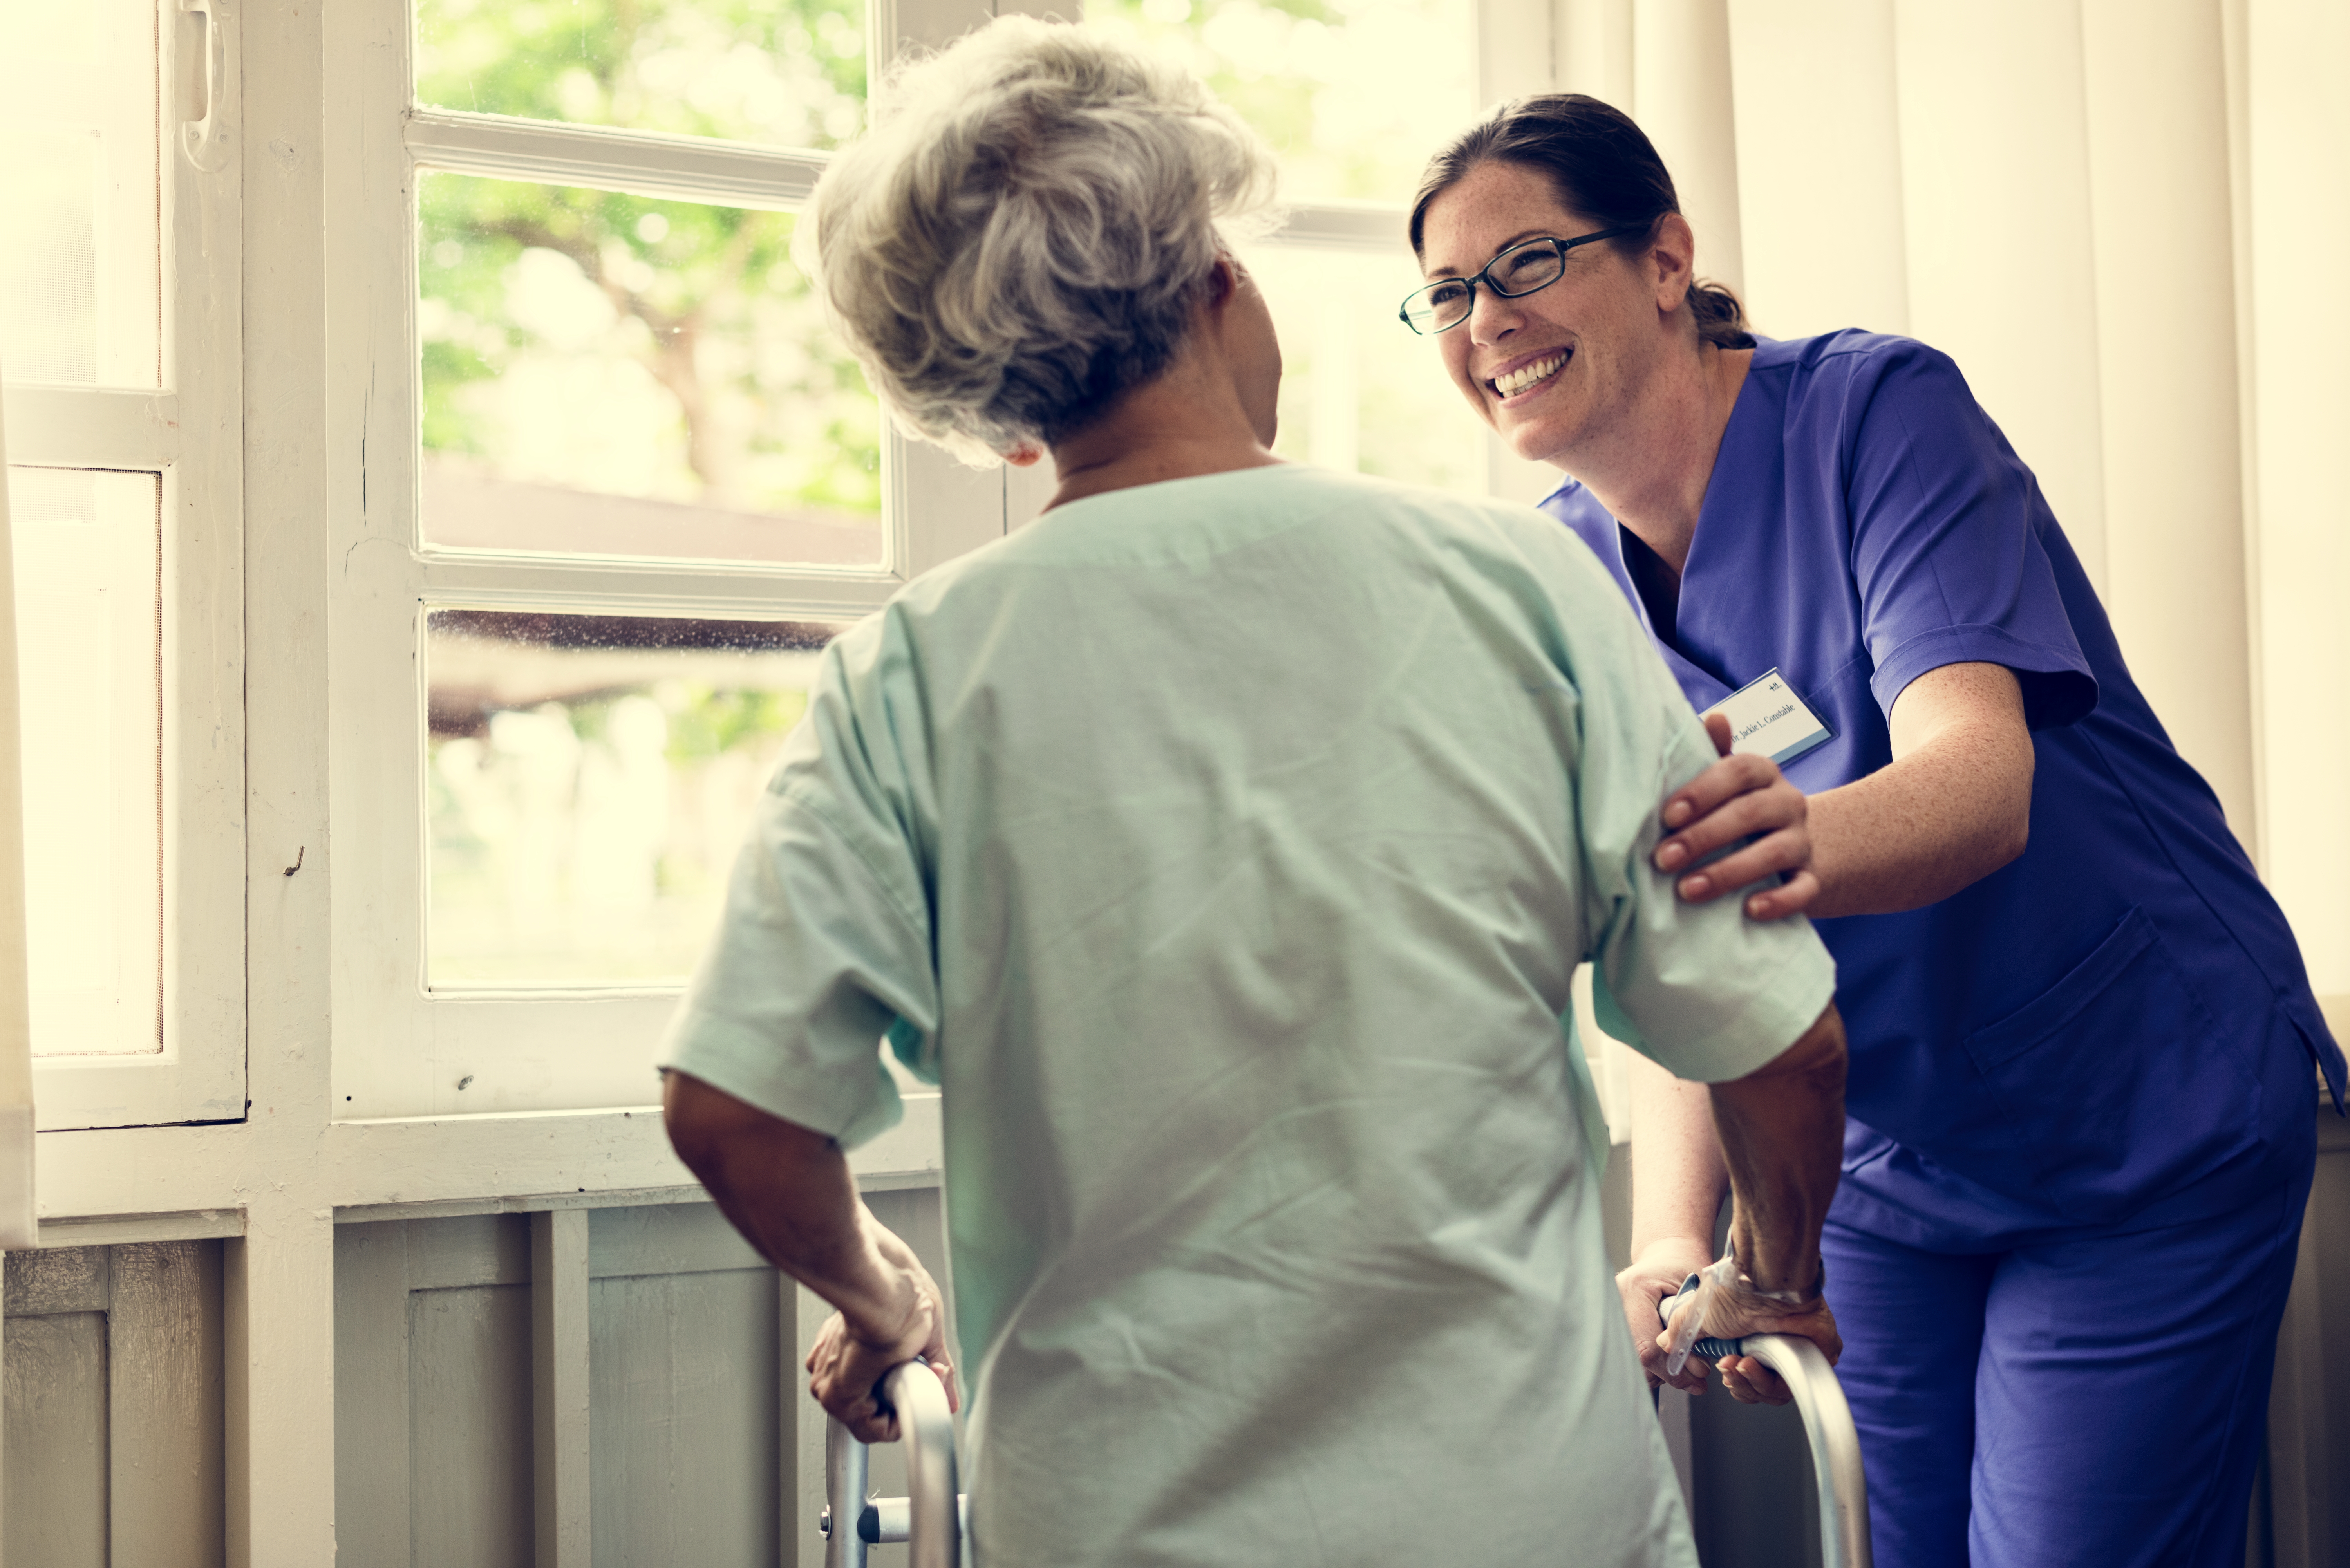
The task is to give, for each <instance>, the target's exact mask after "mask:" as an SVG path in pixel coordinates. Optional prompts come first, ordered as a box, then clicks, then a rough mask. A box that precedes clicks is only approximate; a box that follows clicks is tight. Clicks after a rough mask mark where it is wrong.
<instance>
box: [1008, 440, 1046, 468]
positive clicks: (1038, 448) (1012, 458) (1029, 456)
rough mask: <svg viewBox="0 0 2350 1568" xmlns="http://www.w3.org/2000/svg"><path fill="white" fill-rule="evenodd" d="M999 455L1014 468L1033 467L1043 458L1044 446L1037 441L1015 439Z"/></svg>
mask: <svg viewBox="0 0 2350 1568" xmlns="http://www.w3.org/2000/svg"><path fill="white" fill-rule="evenodd" d="M999 455H1000V456H1002V458H1003V461H1004V462H1008V463H1010V464H1011V465H1012V466H1013V467H1014V468H1033V467H1035V465H1036V464H1037V463H1039V462H1043V461H1044V460H1045V448H1044V446H1043V445H1042V443H1040V442H1037V441H1015V442H1014V443H1013V445H1012V446H1011V447H1010V448H1008V449H1007V450H1005V451H1004V452H1002V453H1000V454H999Z"/></svg>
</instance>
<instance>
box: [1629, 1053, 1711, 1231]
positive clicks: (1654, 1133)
mask: <svg viewBox="0 0 2350 1568" xmlns="http://www.w3.org/2000/svg"><path fill="white" fill-rule="evenodd" d="M1627 1057H1628V1058H1629V1072H1628V1075H1627V1076H1628V1078H1629V1080H1630V1088H1631V1098H1632V1256H1634V1257H1636V1258H1637V1257H1638V1256H1640V1255H1641V1254H1642V1253H1643V1252H1645V1251H1648V1248H1649V1247H1650V1246H1652V1245H1654V1244H1655V1243H1657V1242H1659V1241H1693V1242H1694V1243H1695V1244H1696V1253H1697V1258H1698V1259H1699V1260H1702V1259H1704V1258H1707V1257H1710V1256H1711V1255H1712V1251H1713V1220H1714V1216H1715V1215H1716V1214H1718V1213H1720V1212H1721V1199H1722V1197H1723V1195H1725V1194H1726V1193H1728V1192H1729V1190H1730V1168H1729V1167H1727V1166H1725V1165H1724V1164H1722V1162H1721V1139H1720V1138H1719V1137H1717V1136H1716V1135H1715V1133H1714V1130H1713V1098H1712V1096H1711V1094H1710V1093H1709V1092H1708V1090H1707V1088H1706V1085H1703V1084H1692V1083H1689V1082H1687V1081H1685V1080H1683V1079H1679V1078H1676V1077H1674V1076H1673V1075H1671V1074H1670V1073H1668V1072H1666V1071H1665V1070H1664V1069H1663V1068H1662V1067H1659V1066H1658V1065H1657V1064H1655V1063H1654V1062H1651V1061H1649V1060H1648V1058H1647V1057H1646V1056H1643V1055H1641V1054H1638V1052H1627Z"/></svg>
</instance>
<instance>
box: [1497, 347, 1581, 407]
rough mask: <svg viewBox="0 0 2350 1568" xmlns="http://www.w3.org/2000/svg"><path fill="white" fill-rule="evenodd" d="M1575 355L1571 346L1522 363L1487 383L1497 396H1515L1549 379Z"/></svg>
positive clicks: (1564, 367) (1562, 368)
mask: <svg viewBox="0 0 2350 1568" xmlns="http://www.w3.org/2000/svg"><path fill="white" fill-rule="evenodd" d="M1574 357H1575V351H1574V350H1573V349H1571V348H1565V349H1561V350H1559V351H1558V352H1557V353H1555V354H1545V355H1544V356H1543V357H1542V358H1538V359H1534V360H1532V361H1530V362H1528V363H1526V364H1524V365H1521V366H1520V367H1518V368H1517V369H1514V370H1510V371H1506V372H1504V373H1503V374H1502V375H1499V376H1496V377H1494V378H1493V379H1492V380H1490V381H1487V382H1486V383H1485V384H1486V385H1487V386H1489V387H1491V388H1492V389H1493V393H1494V395H1495V396H1496V397H1502V398H1514V397H1516V396H1517V395H1518V394H1519V393H1520V392H1523V391H1525V390H1526V389H1529V388H1531V387H1534V386H1537V385H1539V384H1540V383H1542V382H1544V381H1547V380H1549V379H1551V378H1552V377H1553V376H1555V375H1557V374H1558V373H1559V372H1560V371H1561V370H1564V369H1566V362H1567V361H1568V360H1569V359H1571V358H1574Z"/></svg>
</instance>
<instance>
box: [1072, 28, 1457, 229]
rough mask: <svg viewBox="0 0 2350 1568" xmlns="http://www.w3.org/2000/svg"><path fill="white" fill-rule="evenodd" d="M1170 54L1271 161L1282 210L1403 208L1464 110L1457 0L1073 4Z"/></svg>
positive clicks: (1147, 44) (1453, 130)
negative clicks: (1329, 205) (1246, 127)
mask: <svg viewBox="0 0 2350 1568" xmlns="http://www.w3.org/2000/svg"><path fill="white" fill-rule="evenodd" d="M1085 15H1086V21H1087V25H1088V26H1098V27H1102V28H1105V29H1107V30H1109V31H1112V32H1115V33H1118V34H1119V35H1121V36H1126V37H1128V38H1132V39H1134V40H1136V41H1137V42H1139V43H1141V44H1143V45H1145V46H1147V47H1149V48H1150V49H1152V50H1153V51H1154V52H1157V53H1159V54H1161V55H1164V56H1167V57H1172V58H1175V59H1180V60H1181V61H1183V62H1184V63H1185V64H1186V65H1188V66H1190V67H1191V68H1192V69H1193V70H1196V71H1198V72H1199V73H1200V74H1201V76H1203V77H1205V78H1207V79H1208V82H1209V84H1210V85H1211V86H1212V87H1213V88H1215V89H1216V91H1217V93H1218V94H1219V95H1220V96H1221V97H1222V99H1223V100H1224V101H1225V102H1226V103H1228V104H1230V105H1232V108H1233V109H1237V110H1238V111H1239V112H1240V114H1241V116H1242V118H1243V119H1246V120H1247V121H1248V122H1249V123H1250V124H1251V125H1253V126H1254V127H1256V129H1257V130H1258V131H1260V132H1261V133H1262V134H1263V136H1264V138H1265V140H1268V141H1270V142H1272V143H1273V146H1274V151H1276V152H1277V153H1279V154H1280V155H1281V194H1282V197H1283V199H1284V201H1290V202H1323V201H1329V200H1331V199H1333V198H1349V197H1360V198H1366V199H1368V200H1373V201H1380V202H1405V201H1409V199H1410V197H1411V192H1412V190H1413V188H1414V187H1415V186H1416V185H1417V184H1418V183H1419V171H1420V167H1421V165H1423V164H1424V163H1426V162H1427V161H1428V158H1429V155H1430V153H1432V152H1434V151H1436V149H1437V146H1438V144H1439V143H1440V142H1441V141H1442V140H1444V139H1445V138H1446V137H1448V136H1450V135H1451V134H1452V133H1453V132H1455V131H1457V130H1460V129H1461V125H1462V123H1463V122H1464V121H1465V120H1466V119H1468V118H1469V116H1470V113H1471V109H1472V108H1473V107H1474V104H1473V91H1472V88H1471V63H1472V60H1473V45H1474V43H1475V37H1474V34H1473V27H1474V18H1473V8H1472V7H1471V5H1470V0H1087V3H1086V7H1085Z"/></svg>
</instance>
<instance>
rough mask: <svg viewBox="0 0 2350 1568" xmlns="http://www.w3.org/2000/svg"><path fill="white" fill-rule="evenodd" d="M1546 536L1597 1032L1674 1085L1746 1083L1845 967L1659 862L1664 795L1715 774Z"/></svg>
mask: <svg viewBox="0 0 2350 1568" xmlns="http://www.w3.org/2000/svg"><path fill="white" fill-rule="evenodd" d="M1550 532H1551V536H1552V537H1553V538H1554V539H1555V540H1556V541H1557V545H1556V548H1557V551H1558V554H1559V556H1561V557H1562V558H1561V560H1560V563H1559V565H1560V570H1559V571H1558V573H1557V574H1556V576H1557V578H1559V579H1564V581H1562V582H1561V585H1560V586H1561V588H1562V590H1563V592H1562V595H1561V599H1562V602H1561V603H1560V605H1559V612H1558V613H1559V616H1560V618H1561V623H1562V626H1563V628H1564V642H1565V649H1566V659H1567V663H1568V665H1569V668H1568V669H1567V670H1565V675H1566V677H1567V679H1568V680H1569V682H1570V684H1572V685H1573V686H1574V688H1575V691H1576V694H1577V702H1576V714H1577V721H1578V723H1577V728H1578V732H1579V734H1578V753H1577V755H1576V757H1575V815H1576V822H1575V830H1576V833H1577V835H1578V837H1579V840H1580V847H1581V854H1582V867H1581V870H1582V880H1583V890H1584V927H1585V930H1586V933H1587V935H1588V942H1589V946H1588V948H1587V950H1586V954H1585V956H1586V957H1587V958H1588V959H1589V960H1590V961H1591V964H1592V975H1593V986H1592V992H1593V999H1594V1001H1595V1002H1596V1010H1597V1012H1598V1017H1599V1022H1600V1023H1601V1025H1602V1027H1604V1028H1605V1029H1606V1030H1607V1033H1610V1034H1612V1035H1614V1036H1615V1037H1616V1038H1617V1039H1619V1040H1622V1041H1624V1042H1625V1043H1626V1044H1629V1045H1631V1046H1632V1047H1633V1048H1634V1049H1635V1050H1638V1051H1639V1052H1640V1053H1642V1054H1644V1055H1647V1056H1648V1057H1649V1058H1650V1059H1651V1060H1653V1061H1655V1062H1657V1063H1659V1064H1660V1065H1662V1066H1663V1067H1664V1068H1665V1069H1666V1070H1667V1071H1669V1072H1670V1073H1672V1074H1673V1075H1675V1076H1677V1077H1681V1078H1690V1079H1696V1080H1700V1081H1704V1082H1721V1081H1723V1080H1726V1079H1731V1078H1740V1077H1743V1076H1745V1075H1747V1074H1748V1073H1751V1072H1752V1071H1753V1070H1754V1069H1755V1068H1757V1067H1760V1066H1762V1065H1763V1064H1764V1063H1766V1062H1769V1061H1770V1060H1771V1059H1772V1058H1773V1057H1774V1056H1777V1055H1778V1054H1780V1053H1781V1052H1783V1051H1784V1050H1786V1048H1787V1047H1788V1046H1790V1045H1792V1044H1794V1043H1795V1041H1796V1040H1797V1039H1798V1038H1800V1037H1801V1036H1802V1035H1803V1033H1804V1031H1805V1030H1806V1029H1808V1028H1810V1027H1811V1025H1812V1023H1813V1022H1814V1020H1816V1019H1817V1018H1818V1017H1819V1015H1820V1013H1821V1012H1822V1011H1823V1010H1824V1009H1825V1007H1826V1006H1827V1004H1828V1002H1829V1001H1830V1000H1831V999H1832V997H1833V996H1834V994H1835V962H1834V961H1833V960H1831V959H1830V958H1829V956H1828V952H1827V949H1826V947H1825V944H1824V943H1822V942H1821V940H1820V939H1819V937H1818V935H1817V934H1816V933H1814V931H1813V929H1812V928H1811V923H1810V922H1809V921H1808V920H1805V919H1802V918H1801V917H1797V918H1795V919H1786V920H1771V921H1758V920H1750V919H1747V918H1746V913H1745V909H1744V899H1743V898H1737V897H1728V898H1717V899H1714V900H1713V901H1712V902H1711V903H1706V904H1689V903H1684V902H1683V901H1682V900H1681V899H1680V898H1679V897H1678V896H1676V895H1675V893H1674V891H1673V881H1674V879H1673V878H1672V877H1668V876H1666V875H1664V874H1663V873H1661V872H1659V871H1658V870H1657V869H1656V867H1655V866H1654V865H1653V864H1652V863H1651V861H1650V858H1649V857H1651V856H1652V855H1653V854H1654V853H1655V851H1656V847H1657V842H1658V840H1659V838H1660V837H1661V836H1662V831H1663V830H1662V827H1661V825H1660V823H1659V816H1658V813H1659V810H1660V809H1661V808H1662V806H1663V805H1664V799H1665V796H1666V795H1668V794H1670V793H1671V792H1672V791H1674V790H1676V789H1678V788H1679V787H1680V786H1681V785H1682V784H1687V783H1688V782H1689V781H1690V779H1692V778H1694V777H1696V776H1697V774H1700V773H1701V772H1703V771H1704V770H1705V769H1706V768H1707V767H1708V766H1709V765H1711V763H1712V762H1713V761H1714V752H1713V743H1712V742H1711V741H1709V740H1708V739H1707V738H1706V734H1705V730H1704V728H1703V726H1702V725H1700V723H1699V722H1698V719H1697V715H1696V714H1695V713H1693V712H1691V711H1690V706H1689V702H1688V700H1687V699H1685V698H1684V697H1683V696H1682V695H1681V692H1680V689H1679V687H1678V686H1676V685H1675V684H1674V683H1673V678H1672V676H1671V674H1670V673H1669V672H1668V671H1667V670H1666V669H1665V666H1664V663H1663V661H1662V660H1660V659H1659V658H1658V657H1657V654H1656V650H1655V649H1652V648H1650V647H1649V646H1648V638H1647V636H1646V634H1645V633H1643V632H1642V631H1641V629H1640V627H1639V623H1638V622H1637V621H1636V620H1634V619H1633V618H1632V614H1631V611H1630V609H1629V607H1627V605H1626V604H1625V603H1624V599H1623V596H1622V595H1621V594H1620V593H1618V592H1617V588H1616V587H1615V585H1614V584H1613V583H1612V582H1610V581H1609V580H1608V579H1607V574H1606V572H1605V570H1604V568H1602V567H1600V566H1598V564H1597V563H1596V561H1594V560H1593V559H1592V557H1591V555H1590V552H1589V551H1588V550H1586V549H1585V548H1584V547H1583V545H1581V544H1580V543H1578V542H1577V541H1576V540H1575V538H1574V537H1573V535H1569V534H1567V533H1565V531H1564V530H1560V529H1558V528H1557V526H1556V524H1551V529H1550Z"/></svg>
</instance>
